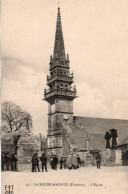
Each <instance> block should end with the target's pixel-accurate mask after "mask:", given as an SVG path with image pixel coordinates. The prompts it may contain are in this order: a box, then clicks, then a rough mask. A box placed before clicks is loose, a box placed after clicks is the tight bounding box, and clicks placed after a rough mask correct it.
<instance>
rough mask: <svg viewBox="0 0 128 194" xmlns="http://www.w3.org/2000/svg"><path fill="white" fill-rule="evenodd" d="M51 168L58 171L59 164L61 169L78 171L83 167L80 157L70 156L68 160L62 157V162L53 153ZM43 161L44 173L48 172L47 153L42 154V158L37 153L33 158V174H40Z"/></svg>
mask: <svg viewBox="0 0 128 194" xmlns="http://www.w3.org/2000/svg"><path fill="white" fill-rule="evenodd" d="M49 159H50V161H49V162H50V166H51V169H52V170H57V166H58V164H60V169H63V168H64V169H66V168H68V169H72V168H73V169H77V168H79V167H80V166H81V165H82V160H81V159H80V157H79V156H78V155H77V156H76V155H75V154H74V155H69V156H68V158H66V157H61V158H60V160H59V159H58V157H57V155H56V154H53V153H51V156H50V158H49ZM40 161H41V163H42V172H44V170H45V171H46V172H48V171H47V161H48V159H47V157H46V155H45V153H43V154H42V156H41V157H39V156H38V153H35V154H34V155H33V156H32V160H31V162H32V172H37V171H38V172H40V166H39V162H40Z"/></svg>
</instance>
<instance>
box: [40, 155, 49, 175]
mask: <svg viewBox="0 0 128 194" xmlns="http://www.w3.org/2000/svg"><path fill="white" fill-rule="evenodd" d="M40 160H41V162H42V172H44V168H45V171H46V172H48V171H47V157H46V156H45V153H43V154H42V156H41V158H40Z"/></svg>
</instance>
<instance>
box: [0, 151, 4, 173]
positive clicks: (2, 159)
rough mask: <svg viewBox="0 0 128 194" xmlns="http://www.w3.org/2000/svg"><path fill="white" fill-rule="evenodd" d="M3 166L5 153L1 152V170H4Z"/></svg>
mask: <svg viewBox="0 0 128 194" xmlns="http://www.w3.org/2000/svg"><path fill="white" fill-rule="evenodd" d="M4 166H5V153H4V152H2V153H1V170H2V171H4Z"/></svg>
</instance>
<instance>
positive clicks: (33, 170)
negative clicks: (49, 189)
mask: <svg viewBox="0 0 128 194" xmlns="http://www.w3.org/2000/svg"><path fill="white" fill-rule="evenodd" d="M34 160H35V154H34V155H33V156H32V160H31V162H32V172H35V163H34Z"/></svg>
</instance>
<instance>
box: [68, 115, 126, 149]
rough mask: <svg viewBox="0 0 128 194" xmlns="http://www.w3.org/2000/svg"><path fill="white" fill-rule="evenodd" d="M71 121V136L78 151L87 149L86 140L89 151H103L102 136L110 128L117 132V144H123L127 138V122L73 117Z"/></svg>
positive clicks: (103, 142)
mask: <svg viewBox="0 0 128 194" xmlns="http://www.w3.org/2000/svg"><path fill="white" fill-rule="evenodd" d="M73 121H74V124H73V127H72V134H73V138H74V140H75V142H76V145H77V147H78V148H79V149H80V150H86V149H87V138H88V139H89V149H90V150H93V149H105V145H106V140H105V139H104V136H105V133H106V131H109V130H110V129H112V128H115V129H116V130H117V134H118V138H117V143H118V144H123V142H125V139H126V138H128V120H120V119H105V118H92V117H78V116H74V117H73Z"/></svg>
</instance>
